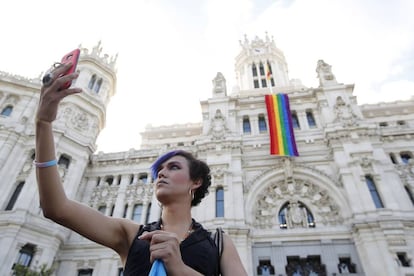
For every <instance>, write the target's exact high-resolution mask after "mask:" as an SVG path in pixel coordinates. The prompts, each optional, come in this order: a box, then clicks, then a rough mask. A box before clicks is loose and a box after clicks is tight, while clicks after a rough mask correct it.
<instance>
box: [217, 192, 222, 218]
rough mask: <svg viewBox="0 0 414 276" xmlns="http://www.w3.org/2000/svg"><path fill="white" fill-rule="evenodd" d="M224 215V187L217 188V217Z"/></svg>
mask: <svg viewBox="0 0 414 276" xmlns="http://www.w3.org/2000/svg"><path fill="white" fill-rule="evenodd" d="M223 217H224V190H223V188H222V187H219V188H217V189H216V218H223Z"/></svg>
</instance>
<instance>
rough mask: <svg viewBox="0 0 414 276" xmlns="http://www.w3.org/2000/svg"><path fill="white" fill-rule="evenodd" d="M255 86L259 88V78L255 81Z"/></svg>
mask: <svg viewBox="0 0 414 276" xmlns="http://www.w3.org/2000/svg"><path fill="white" fill-rule="evenodd" d="M253 85H254V88H259V80H254V81H253Z"/></svg>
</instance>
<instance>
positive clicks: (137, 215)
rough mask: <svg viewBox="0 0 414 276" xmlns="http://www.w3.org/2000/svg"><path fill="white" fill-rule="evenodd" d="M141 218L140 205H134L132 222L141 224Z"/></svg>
mask: <svg viewBox="0 0 414 276" xmlns="http://www.w3.org/2000/svg"><path fill="white" fill-rule="evenodd" d="M141 217H142V204H135V205H134V210H133V213H132V220H133V221H136V222H138V223H141Z"/></svg>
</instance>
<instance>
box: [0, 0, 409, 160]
mask: <svg viewBox="0 0 414 276" xmlns="http://www.w3.org/2000/svg"><path fill="white" fill-rule="evenodd" d="M413 10H414V1H410V0H394V1H383V0H381V1H377V0H364V1H361V0H347V1H344V0H312V1H309V0H296V1H295V0H289V1H283V0H198V1H197V0H175V1H168V0H151V1H150V0H135V1H133V0H124V1H116V2H115V1H108V0H101V1H97V0H89V1H81V0H72V1H70V3H69V2H68V1H53V0H40V1H29V0H14V1H7V2H5V3H3V4H2V12H3V13H2V16H1V17H0V24H1V26H3V27H2V44H1V46H0V50H1V51H0V70H1V71H7V72H10V73H15V74H18V75H23V76H27V77H36V76H38V75H39V74H40V73H41V72H42V71H45V70H46V69H47V68H48V67H49V66H50V64H52V63H53V62H54V61H56V60H58V59H59V58H60V56H61V55H62V54H63V53H66V52H68V50H71V49H72V48H75V47H77V46H78V45H79V44H82V45H83V46H85V47H88V48H92V47H93V46H94V45H96V44H97V43H98V41H100V40H101V41H102V46H103V52H104V53H108V54H109V55H115V54H117V53H118V54H119V58H118V63H117V68H118V85H117V93H116V95H115V96H114V97H113V98H112V100H111V103H110V104H109V107H108V114H107V124H106V127H105V129H104V130H103V131H102V134H101V135H100V137H99V139H98V150H99V151H104V152H113V151H125V150H128V149H130V148H139V144H140V135H139V133H140V132H143V131H144V129H145V126H146V125H147V124H152V125H154V126H159V125H169V124H174V123H187V122H199V121H201V110H200V104H199V101H200V100H205V99H207V98H209V97H210V96H211V89H212V86H211V85H212V82H211V81H212V79H213V78H214V77H215V75H216V73H217V72H222V73H223V74H224V76H225V77H226V79H227V85H228V91H229V93H231V91H232V87H233V86H234V85H235V81H234V58H235V57H236V55H237V54H238V53H239V50H240V48H239V40H242V39H244V35H247V37H248V38H249V39H250V40H251V39H253V38H254V37H255V36H259V37H261V38H264V36H265V33H266V32H267V33H268V34H269V36H273V38H274V40H275V41H276V45H277V46H278V47H279V48H280V49H281V50H282V51H283V52H284V53H285V56H286V59H287V62H288V66H289V76H290V78H292V79H293V78H297V79H300V80H301V81H302V83H303V84H304V85H305V86H307V87H317V86H318V80H317V78H316V72H315V68H316V63H317V61H318V60H319V59H323V60H325V62H327V63H329V64H330V65H332V70H333V73H334V74H335V76H336V79H337V80H338V82H342V83H347V84H355V90H354V92H355V95H356V96H357V99H358V102H359V103H360V104H364V103H375V102H379V101H395V100H404V99H409V98H410V97H412V96H413V95H414V16H412V11H413ZM114 141H116V142H114Z"/></svg>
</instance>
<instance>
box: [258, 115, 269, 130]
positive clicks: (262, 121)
mask: <svg viewBox="0 0 414 276" xmlns="http://www.w3.org/2000/svg"><path fill="white" fill-rule="evenodd" d="M258 123H259V132H260V133H263V132H266V131H267V126H266V120H265V117H264V115H263V114H259V122H258Z"/></svg>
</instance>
